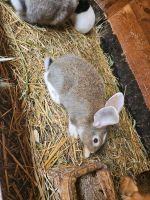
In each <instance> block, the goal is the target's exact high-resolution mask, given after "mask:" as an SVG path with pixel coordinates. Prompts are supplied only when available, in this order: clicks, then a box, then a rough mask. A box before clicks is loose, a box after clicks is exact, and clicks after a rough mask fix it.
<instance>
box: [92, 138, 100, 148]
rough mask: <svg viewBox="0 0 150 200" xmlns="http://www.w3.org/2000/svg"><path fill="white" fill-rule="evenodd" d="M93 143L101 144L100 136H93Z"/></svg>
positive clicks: (95, 144)
mask: <svg viewBox="0 0 150 200" xmlns="http://www.w3.org/2000/svg"><path fill="white" fill-rule="evenodd" d="M93 145H94V146H95V147H97V146H99V138H98V137H97V136H95V137H94V138H93Z"/></svg>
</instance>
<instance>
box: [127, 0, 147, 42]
mask: <svg viewBox="0 0 150 200" xmlns="http://www.w3.org/2000/svg"><path fill="white" fill-rule="evenodd" d="M130 5H131V8H132V10H133V12H134V14H135V16H136V18H137V21H138V23H139V24H140V26H141V27H142V29H143V32H144V33H145V35H146V37H147V39H148V42H149V43H150V0H135V1H132V2H131V3H130Z"/></svg>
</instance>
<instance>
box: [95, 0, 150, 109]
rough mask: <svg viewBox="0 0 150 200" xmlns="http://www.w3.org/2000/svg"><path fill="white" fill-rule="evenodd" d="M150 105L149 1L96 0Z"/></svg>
mask: <svg viewBox="0 0 150 200" xmlns="http://www.w3.org/2000/svg"><path fill="white" fill-rule="evenodd" d="M97 3H98V4H99V6H100V7H101V8H102V9H103V10H104V12H105V14H106V15H107V18H108V21H109V22H110V24H111V26H112V30H113V32H114V33H115V34H116V35H117V37H118V39H119V41H120V44H121V46H122V49H123V52H124V54H125V56H126V59H127V62H128V64H129V67H130V69H131V70H132V72H133V74H134V76H135V79H136V80H137V82H138V85H139V87H140V89H141V91H142V94H143V97H144V100H145V103H146V105H147V107H148V108H150V81H149V77H150V1H148V0H132V1H131V0H130V1H128V0H123V1H122V0H118V1H115V0H114V1H113V0H97Z"/></svg>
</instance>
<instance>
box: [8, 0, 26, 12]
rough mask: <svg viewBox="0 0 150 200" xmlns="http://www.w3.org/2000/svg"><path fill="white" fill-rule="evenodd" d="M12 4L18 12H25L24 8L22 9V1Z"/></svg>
mask: <svg viewBox="0 0 150 200" xmlns="http://www.w3.org/2000/svg"><path fill="white" fill-rule="evenodd" d="M11 4H12V6H13V7H14V8H15V10H16V11H21V10H23V7H22V4H21V2H20V0H11Z"/></svg>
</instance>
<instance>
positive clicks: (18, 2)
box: [10, 0, 95, 33]
mask: <svg viewBox="0 0 150 200" xmlns="http://www.w3.org/2000/svg"><path fill="white" fill-rule="evenodd" d="M10 1H11V4H12V5H13V7H14V8H15V10H16V13H17V15H18V16H20V17H21V18H22V19H23V20H24V21H26V22H28V23H31V24H38V25H55V26H56V25H62V24H63V23H65V22H66V21H67V20H68V19H71V20H72V22H73V24H74V27H75V29H76V30H77V31H79V32H80V33H87V32H89V31H90V30H91V29H92V28H93V26H94V24H95V13H94V10H93V8H92V7H91V6H90V4H89V2H88V0H10ZM75 11H77V12H75Z"/></svg>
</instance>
